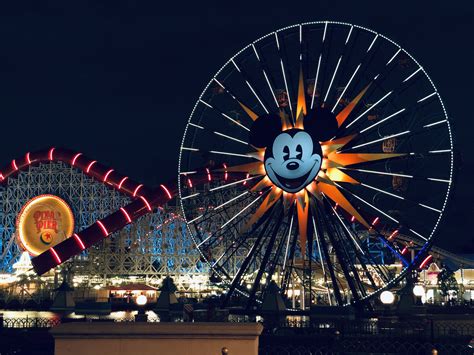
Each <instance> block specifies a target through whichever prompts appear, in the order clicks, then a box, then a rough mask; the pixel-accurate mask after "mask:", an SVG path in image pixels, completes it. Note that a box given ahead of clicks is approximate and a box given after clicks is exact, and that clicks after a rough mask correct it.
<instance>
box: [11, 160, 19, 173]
mask: <svg viewBox="0 0 474 355" xmlns="http://www.w3.org/2000/svg"><path fill="white" fill-rule="evenodd" d="M12 166H13V169H15V171H17V170H18V166H16V161H15V159H13V160H12Z"/></svg>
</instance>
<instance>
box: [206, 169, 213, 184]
mask: <svg viewBox="0 0 474 355" xmlns="http://www.w3.org/2000/svg"><path fill="white" fill-rule="evenodd" d="M206 172H207V181H211V180H212V176H211V172H210V171H209V169H208V168H206Z"/></svg>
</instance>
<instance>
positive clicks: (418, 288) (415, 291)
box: [413, 285, 425, 297]
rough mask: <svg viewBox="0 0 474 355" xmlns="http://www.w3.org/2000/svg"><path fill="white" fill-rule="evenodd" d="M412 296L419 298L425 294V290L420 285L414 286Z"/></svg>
mask: <svg viewBox="0 0 474 355" xmlns="http://www.w3.org/2000/svg"><path fill="white" fill-rule="evenodd" d="M413 294H414V295H415V296H417V297H421V296H423V295H424V294H425V288H424V287H423V286H422V285H415V287H413Z"/></svg>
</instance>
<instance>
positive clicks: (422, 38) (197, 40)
mask: <svg viewBox="0 0 474 355" xmlns="http://www.w3.org/2000/svg"><path fill="white" fill-rule="evenodd" d="M1 8H2V11H1V18H2V21H1V23H0V38H2V42H1V46H2V48H1V52H0V53H1V54H0V60H1V64H2V65H1V79H0V95H1V97H2V98H3V102H2V105H1V106H0V115H1V117H2V128H3V129H2V131H3V132H4V134H3V137H2V142H1V147H2V149H1V151H0V165H1V166H3V165H6V164H8V163H9V162H10V161H11V159H13V158H15V157H18V156H23V155H24V154H25V153H26V152H27V151H35V150H39V149H44V148H47V147H50V146H58V147H65V148H70V149H73V150H77V151H80V152H83V153H84V154H86V155H88V156H89V157H91V158H94V159H97V160H98V161H100V162H101V163H103V164H106V165H109V166H111V167H113V168H114V169H116V170H118V171H120V172H122V173H124V174H127V175H130V176H131V177H133V178H134V179H136V180H138V181H140V182H143V183H145V184H148V185H158V184H159V183H162V182H166V181H169V180H171V179H175V178H176V175H177V157H178V151H179V145H180V142H181V137H182V134H183V131H184V127H185V122H186V121H187V119H188V117H189V114H190V112H191V110H192V108H193V106H194V103H195V101H196V99H197V98H198V97H199V95H200V93H201V91H202V89H203V88H204V86H205V85H206V84H207V82H208V81H209V79H210V78H211V77H212V76H213V75H214V73H215V72H216V71H217V70H218V69H219V68H220V67H221V66H222V64H223V63H224V62H226V61H227V60H228V59H229V57H231V56H232V55H233V54H234V53H235V52H237V51H238V50H240V49H241V48H242V47H244V46H245V45H247V44H248V43H249V42H251V41H253V40H255V39H257V38H259V37H260V36H262V35H264V34H266V33H269V32H272V31H274V30H276V29H279V28H281V27H285V26H288V25H292V24H295V23H301V22H307V21H315V20H336V21H345V22H350V23H353V24H357V25H361V26H366V27H368V28H371V29H373V30H375V31H377V32H379V33H382V34H384V35H386V36H388V37H389V38H391V39H393V40H394V41H396V42H397V43H399V44H400V45H401V46H402V47H403V48H405V49H406V50H407V51H408V52H410V53H411V54H412V55H413V56H414V57H415V58H416V59H417V60H418V61H419V62H420V64H421V65H422V66H423V67H424V68H425V69H426V71H427V72H428V74H429V75H430V77H431V78H432V80H433V81H434V83H435V85H436V86H437V88H438V91H439V93H440V94H441V96H442V98H443V101H444V103H445V105H446V107H447V110H448V114H449V116H450V118H451V122H452V123H453V127H454V134H455V145H456V157H457V160H456V161H455V163H456V175H455V184H454V191H453V193H452V197H451V202H450V204H449V206H448V209H447V214H446V216H445V218H444V222H443V224H442V227H441V230H440V237H439V238H438V239H437V240H436V244H437V245H439V246H440V247H443V248H447V249H448V250H451V251H455V252H459V253H474V237H473V234H472V232H471V228H470V225H469V224H468V223H467V222H468V221H470V219H472V217H474V207H473V206H474V204H473V202H474V193H473V191H472V189H470V185H471V184H470V174H471V173H473V172H474V158H473V157H472V156H471V155H470V154H467V153H465V152H466V150H467V148H468V147H469V146H470V144H472V142H471V139H470V138H471V137H470V131H471V130H472V129H473V128H474V123H473V121H472V120H469V117H470V116H469V114H470V112H469V111H470V109H469V106H470V100H472V99H471V95H470V83H471V81H472V79H473V70H472V66H471V63H472V62H473V49H472V45H469V43H471V42H472V38H471V37H472V33H473V32H474V29H473V24H474V14H473V7H472V5H471V4H470V3H469V2H467V1H466V2H458V3H433V2H423V3H411V2H403V1H399V2H395V3H393V4H391V5H390V6H388V7H387V6H386V5H383V6H380V5H378V4H377V3H373V4H367V5H364V6H360V5H359V4H354V3H352V2H346V3H334V2H330V1H321V2H320V3H319V4H318V5H315V4H313V5H311V4H304V5H298V6H296V4H293V3H288V2H280V3H277V2H272V3H271V4H270V5H263V4H252V6H251V7H250V8H247V7H245V6H244V5H243V4H241V5H240V6H238V5H237V4H236V5H232V4H225V5H223V4H221V5H220V6H216V7H214V6H212V7H211V6H208V7H206V6H205V5H201V4H196V3H193V4H191V5H188V4H186V5H185V4H178V3H176V4H174V3H167V4H166V5H162V4H158V3H151V2H150V3H138V2H134V1H120V2H111V3H110V4H109V3H106V2H104V3H101V2H92V1H90V2H87V1H86V2H83V3H80V4H79V3H77V4H75V3H62V2H60V1H49V2H45V3H41V4H39V3H35V2H32V3H31V4H29V5H26V4H25V3H23V4H20V3H18V4H8V5H5V4H3V5H2V6H1Z"/></svg>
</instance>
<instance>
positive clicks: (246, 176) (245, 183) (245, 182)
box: [244, 173, 250, 185]
mask: <svg viewBox="0 0 474 355" xmlns="http://www.w3.org/2000/svg"><path fill="white" fill-rule="evenodd" d="M249 176H250V174H249V173H247V175H245V178H246V179H248V178H249ZM244 185H247V181H244Z"/></svg>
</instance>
